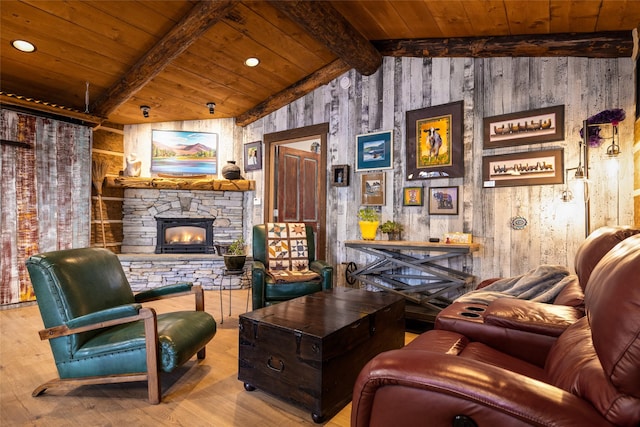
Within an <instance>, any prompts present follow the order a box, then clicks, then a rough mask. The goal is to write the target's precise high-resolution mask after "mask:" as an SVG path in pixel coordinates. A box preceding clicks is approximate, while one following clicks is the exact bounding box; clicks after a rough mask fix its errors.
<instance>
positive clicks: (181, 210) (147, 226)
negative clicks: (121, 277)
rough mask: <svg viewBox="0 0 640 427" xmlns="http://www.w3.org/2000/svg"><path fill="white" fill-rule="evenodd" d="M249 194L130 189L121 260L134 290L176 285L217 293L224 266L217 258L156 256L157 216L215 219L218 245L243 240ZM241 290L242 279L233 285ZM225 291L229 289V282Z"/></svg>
mask: <svg viewBox="0 0 640 427" xmlns="http://www.w3.org/2000/svg"><path fill="white" fill-rule="evenodd" d="M243 203H244V193H243V192H240V191H199V190H167V189H132V188H129V189H126V190H125V194H124V201H123V208H122V209H123V234H124V238H123V241H122V254H120V255H119V257H120V261H121V263H122V265H123V267H124V269H125V273H126V274H127V277H128V279H129V282H130V283H131V287H132V289H133V290H134V291H142V290H146V289H153V288H156V287H158V286H162V285H167V284H171V283H176V282H183V281H186V282H193V283H194V284H199V285H202V286H203V287H204V288H205V289H213V288H217V287H218V286H220V283H221V282H222V280H221V279H222V271H223V269H224V262H223V259H222V257H221V256H219V255H213V254H155V253H154V252H155V248H156V243H157V225H156V217H161V218H211V217H215V218H216V220H215V222H214V236H213V237H214V243H223V244H224V243H229V242H231V241H233V240H234V239H236V238H238V237H240V236H241V235H242V224H243V219H244V218H243V214H244V205H243ZM241 285H242V280H241V278H240V277H237V278H236V280H233V281H231V286H232V287H234V288H236V287H240V286H241ZM225 286H229V284H228V281H225Z"/></svg>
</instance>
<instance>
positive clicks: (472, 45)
mask: <svg viewBox="0 0 640 427" xmlns="http://www.w3.org/2000/svg"><path fill="white" fill-rule="evenodd" d="M373 45H374V46H375V47H376V48H378V50H379V51H380V53H382V55H386V56H413V57H425V56H429V57H434V58H437V57H474V58H489V57H499V56H579V57H588V58H621V57H631V55H632V53H633V36H632V33H631V31H612V32H599V33H562V34H529V35H518V36H500V37H469V38H445V39H398V40H379V41H374V42H373Z"/></svg>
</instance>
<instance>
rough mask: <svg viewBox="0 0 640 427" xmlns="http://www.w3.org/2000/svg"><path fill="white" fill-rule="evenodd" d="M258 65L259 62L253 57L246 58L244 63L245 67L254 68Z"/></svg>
mask: <svg viewBox="0 0 640 427" xmlns="http://www.w3.org/2000/svg"><path fill="white" fill-rule="evenodd" d="M259 63H260V60H259V59H258V58H255V57H251V58H247V59H246V60H245V61H244V65H246V66H247V67H256V66H257V65H258V64H259Z"/></svg>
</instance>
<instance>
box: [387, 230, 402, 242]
mask: <svg viewBox="0 0 640 427" xmlns="http://www.w3.org/2000/svg"><path fill="white" fill-rule="evenodd" d="M387 236H389V240H402V231H394V232H392V233H387Z"/></svg>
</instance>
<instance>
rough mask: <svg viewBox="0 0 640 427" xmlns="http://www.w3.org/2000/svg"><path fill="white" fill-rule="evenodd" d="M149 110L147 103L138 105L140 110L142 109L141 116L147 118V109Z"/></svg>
mask: <svg viewBox="0 0 640 427" xmlns="http://www.w3.org/2000/svg"><path fill="white" fill-rule="evenodd" d="M150 110H151V107H149V106H148V105H141V106H140V111H142V117H144V118H145V119H147V118H149V111H150Z"/></svg>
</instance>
